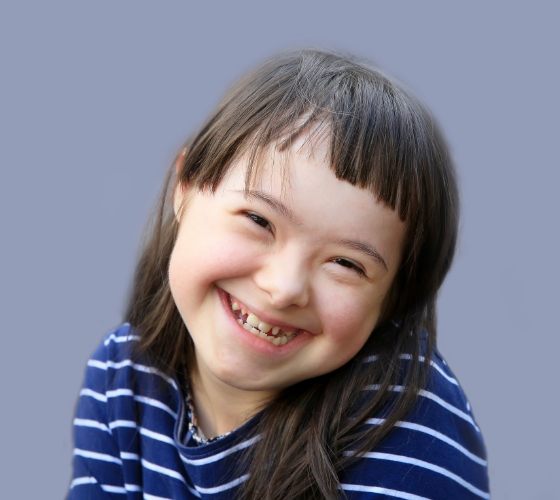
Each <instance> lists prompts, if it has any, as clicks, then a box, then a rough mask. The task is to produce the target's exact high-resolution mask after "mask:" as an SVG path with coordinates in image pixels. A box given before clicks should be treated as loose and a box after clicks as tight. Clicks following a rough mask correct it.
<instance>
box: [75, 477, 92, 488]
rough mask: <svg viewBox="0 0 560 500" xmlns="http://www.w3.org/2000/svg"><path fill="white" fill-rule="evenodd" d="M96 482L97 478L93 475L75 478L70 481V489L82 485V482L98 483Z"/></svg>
mask: <svg viewBox="0 0 560 500" xmlns="http://www.w3.org/2000/svg"><path fill="white" fill-rule="evenodd" d="M96 483H97V479H95V478H94V477H92V476H82V477H77V478H75V479H73V480H72V482H71V483H70V489H72V488H73V487H74V486H81V485H82V484H96Z"/></svg>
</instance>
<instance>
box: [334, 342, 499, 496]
mask: <svg viewBox="0 0 560 500" xmlns="http://www.w3.org/2000/svg"><path fill="white" fill-rule="evenodd" d="M406 359H407V358H405V362H407V361H406ZM393 390H394V391H395V392H399V391H401V390H403V387H402V386H394V387H393ZM383 421H384V419H383V418H381V416H377V418H371V419H369V420H368V422H367V423H368V425H370V426H377V425H380V424H381V423H382V422H383ZM341 483H342V484H341V489H342V490H344V493H345V494H346V497H347V498H348V499H349V500H365V499H370V498H371V499H373V498H394V497H397V498H407V499H411V500H412V499H413V500H420V499H431V500H448V499H450V498H452V499H453V500H481V499H482V500H488V499H489V498H490V492H489V486H488V464H487V460H486V449H485V446H484V441H483V438H482V434H481V432H480V429H479V427H478V425H477V423H476V421H475V419H474V416H473V414H472V411H471V407H470V405H469V403H468V401H467V398H466V396H465V394H464V392H463V389H462V388H461V386H460V384H459V382H458V380H457V378H456V377H455V375H454V374H453V373H452V372H451V370H450V369H449V367H448V366H447V364H446V362H445V361H444V360H443V358H442V357H441V355H440V354H439V353H438V352H436V353H434V357H433V360H432V363H431V368H430V376H429V383H428V385H427V387H426V388H425V389H424V390H421V391H420V392H419V394H418V398H417V403H416V405H415V407H414V408H413V410H412V411H411V412H410V413H409V414H408V415H407V416H406V417H405V418H403V420H401V421H399V422H397V423H396V425H395V427H394V428H393V429H392V430H391V432H390V433H389V434H388V435H387V436H386V437H385V438H384V439H383V440H382V442H381V443H380V444H379V445H378V447H376V449H375V450H372V451H370V452H369V453H365V455H363V456H362V458H360V459H359V460H358V462H357V463H356V464H355V465H354V466H353V467H351V468H350V469H349V470H348V471H347V472H346V473H345V474H344V475H343V477H342V478H341Z"/></svg>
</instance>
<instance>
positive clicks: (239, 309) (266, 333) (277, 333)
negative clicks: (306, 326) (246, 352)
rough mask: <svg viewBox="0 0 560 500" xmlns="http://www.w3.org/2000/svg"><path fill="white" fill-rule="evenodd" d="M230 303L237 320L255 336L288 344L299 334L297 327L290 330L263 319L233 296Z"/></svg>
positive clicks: (271, 341)
mask: <svg viewBox="0 0 560 500" xmlns="http://www.w3.org/2000/svg"><path fill="white" fill-rule="evenodd" d="M229 304H230V307H231V312H232V313H233V315H234V317H235V318H236V319H237V322H238V323H239V324H240V325H241V326H242V327H243V328H244V329H245V330H247V331H248V332H249V333H252V334H253V335H254V336H255V337H259V338H261V339H263V340H266V341H267V342H270V343H271V344H273V345H278V346H280V345H285V344H287V343H288V342H289V341H290V340H292V339H293V338H294V337H296V336H297V335H298V330H297V329H291V330H288V329H285V328H281V327H279V326H275V325H271V324H270V323H267V322H265V321H262V320H261V319H260V318H259V317H258V316H257V315H256V314H255V313H253V312H251V311H249V310H247V309H246V308H245V306H242V305H240V304H239V303H238V302H237V301H236V300H235V299H233V298H231V297H230V300H229Z"/></svg>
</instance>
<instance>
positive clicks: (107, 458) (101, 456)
mask: <svg viewBox="0 0 560 500" xmlns="http://www.w3.org/2000/svg"><path fill="white" fill-rule="evenodd" d="M74 455H78V456H80V457H84V458H92V459H93V460H102V461H103V462H112V463H114V464H119V465H122V460H121V459H120V458H117V457H114V456H113V455H107V454H106V453H98V452H96V451H89V450H81V449H80V448H74Z"/></svg>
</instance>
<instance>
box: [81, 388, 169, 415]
mask: <svg viewBox="0 0 560 500" xmlns="http://www.w3.org/2000/svg"><path fill="white" fill-rule="evenodd" d="M80 396H89V397H92V398H94V399H97V400H98V401H101V402H103V403H106V402H107V398H116V397H119V396H133V397H134V400H135V401H139V402H140V403H144V404H147V405H150V406H154V407H155V408H159V409H160V410H163V411H165V412H167V413H169V415H171V416H172V417H173V418H177V413H175V412H174V411H173V410H172V409H171V408H169V406H167V405H165V404H163V403H162V402H161V401H159V400H157V399H152V398H149V397H147V396H138V395H134V393H133V392H132V391H131V390H130V389H114V390H112V391H107V395H105V394H100V393H99V392H95V391H92V390H91V389H87V388H86V389H82V390H81V391H80Z"/></svg>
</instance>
